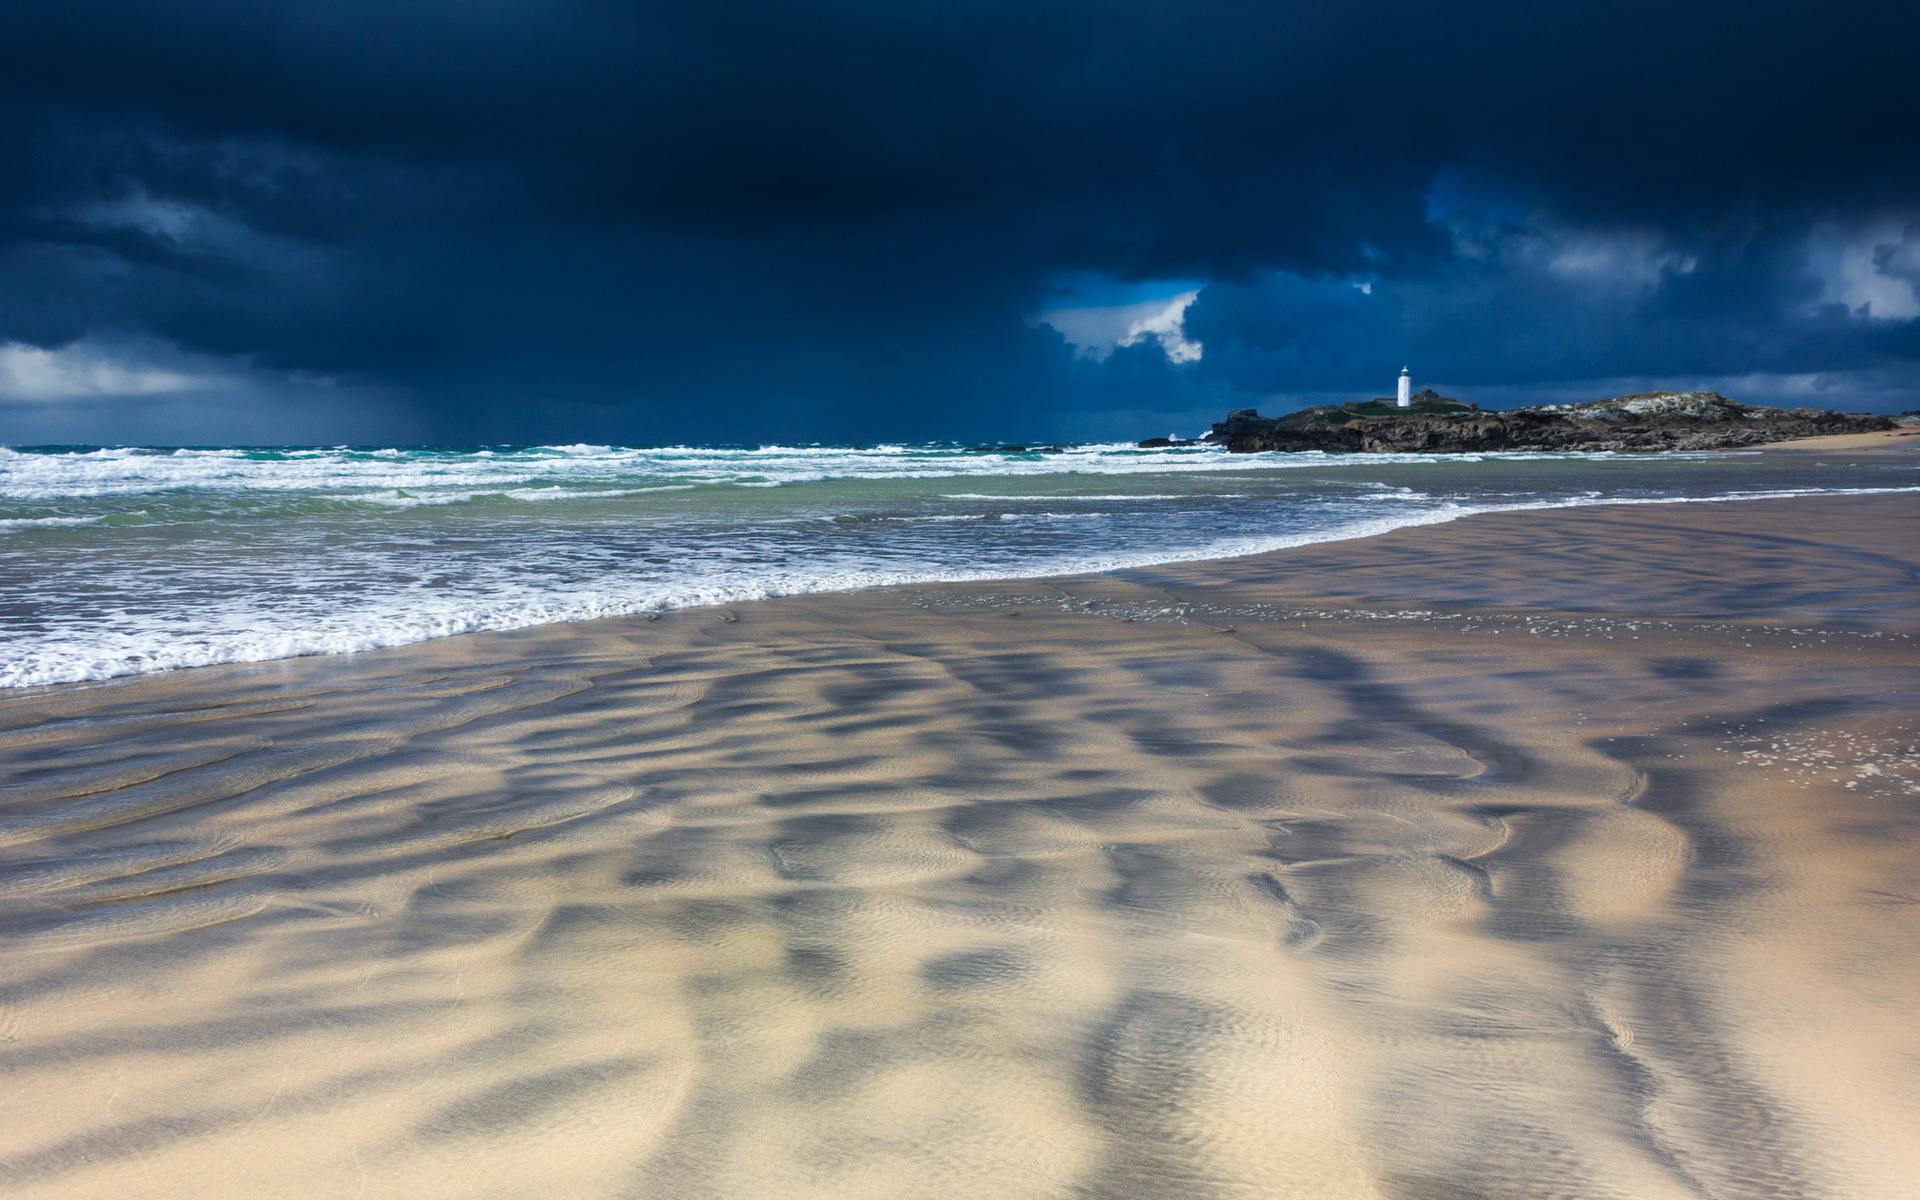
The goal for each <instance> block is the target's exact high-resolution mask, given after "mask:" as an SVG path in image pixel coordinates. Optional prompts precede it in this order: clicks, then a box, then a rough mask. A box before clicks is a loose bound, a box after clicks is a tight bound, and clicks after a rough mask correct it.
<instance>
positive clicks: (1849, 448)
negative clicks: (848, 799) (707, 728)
mask: <svg viewBox="0 0 1920 1200" xmlns="http://www.w3.org/2000/svg"><path fill="white" fill-rule="evenodd" d="M1907 436H1910V435H1909V434H1907V433H1905V432H1900V431H1896V432H1893V433H1887V434H1862V435H1842V436H1840V437H1836V438H1811V439H1803V440H1802V442H1784V443H1774V444H1771V445H1769V446H1766V447H1756V448H1750V449H1746V450H1740V451H1725V452H1724V453H1746V454H1751V453H1755V452H1756V451H1768V452H1771V451H1773V450H1775V449H1781V450H1784V452H1785V454H1784V456H1785V457H1791V456H1792V455H1794V454H1796V453H1805V452H1810V451H1811V452H1819V453H1823V454H1831V453H1846V454H1854V453H1858V454H1862V455H1866V456H1874V455H1882V456H1883V455H1885V454H1887V453H1902V454H1904V453H1909V452H1920V430H1916V431H1913V435H1912V436H1913V439H1914V440H1913V441H1911V442H1901V441H1899V439H1901V438H1903V437H1907ZM1873 439H1878V440H1873ZM1869 441H1871V444H1868V443H1869ZM1884 441H1891V442H1892V444H1891V445H1887V446H1884V447H1882V446H1881V443H1882V442H1884ZM1829 443H1844V444H1834V445H1829ZM1876 447H1880V448H1878V449H1876ZM1905 490H1907V489H1903V488H1900V487H1882V488H1863V489H1846V490H1838V491H1830V492H1821V493H1811V494H1808V493H1797V492H1796V493H1789V494H1784V495H1782V494H1773V495H1769V494H1764V493H1761V494H1755V493H1735V494H1731V495H1726V496H1699V497H1671V498H1670V497H1649V498H1642V499H1628V500H1618V499H1608V500H1599V501H1594V500H1578V501H1564V502H1529V503H1523V504H1516V505H1512V506H1499V505H1492V506H1485V507H1481V508H1477V509H1474V510H1473V511H1470V512H1464V513H1439V514H1421V516H1420V517H1419V518H1412V519H1407V520H1405V521H1404V522H1402V523H1400V524H1389V522H1388V519H1382V521H1380V522H1377V523H1376V524H1385V525H1387V526H1388V527H1387V528H1385V529H1380V528H1368V529H1366V530H1364V531H1337V532H1329V533H1326V534H1324V535H1322V534H1303V535H1297V536H1291V537H1283V538H1269V539H1264V544H1261V545H1260V546H1259V547H1258V548H1252V549H1246V550H1244V551H1241V552H1238V553H1234V552H1231V551H1226V552H1223V550H1224V549H1225V548H1223V547H1219V546H1210V547H1207V548H1206V549H1204V550H1198V551H1193V552H1191V555H1187V554H1174V555H1170V556H1167V557H1158V556H1155V557H1150V558H1146V559H1144V560H1135V559H1130V558H1129V556H1127V555H1124V554H1114V555H1109V556H1108V558H1109V559H1111V560H1118V561H1113V562H1111V565H1091V566H1086V567H1083V568H1080V569H1076V570H1068V571H1059V570H1054V569H1051V568H1049V569H1047V570H1046V571H1045V572H1044V573H1036V574H1013V575H1008V574H1003V573H993V572H982V573H980V574H978V575H968V574H966V573H964V572H955V573H942V574H939V575H935V576H931V577H928V578H922V579H900V580H897V581H887V582H874V583H870V584H866V585H864V586H860V587H855V588H851V589H848V588H840V587H829V588H822V589H820V590H818V591H793V592H776V593H774V594H771V595H755V596H749V597H741V598H729V599H720V600H709V601H703V602H700V603H689V604H685V605H678V606H673V607H666V608H645V607H631V608H628V609H627V611H616V612H612V613H606V614H595V615H575V616H561V617H551V616H548V617H542V618H540V619H528V620H526V621H520V620H518V619H514V620H510V621H507V622H505V623H487V622H479V623H475V624H473V625H471V626H470V627H467V628H457V629H452V630H449V631H445V632H430V633H422V634H420V635H419V636H417V637H413V638H411V639H409V640H405V641H394V640H383V641H376V642H372V643H370V644H366V645H360V646H352V647H349V648H344V649H287V650H282V651H279V652H276V653H272V654H267V655H262V656H260V657H224V658H212V659H209V660H208V661H187V662H180V663H177V664H171V665H166V666H161V667H157V668H153V669H149V670H140V669H125V670H114V671H111V672H109V673H105V674H93V675H89V676H84V677H81V678H71V679H55V680H51V681H47V682H27V683H9V684H4V685H0V698H4V697H6V696H9V695H14V694H18V693H21V692H31V691H33V690H35V689H39V688H64V687H72V686H78V685H88V686H92V685H98V684H103V683H109V682H112V681H114V680H124V679H134V678H141V677H144V676H148V675H166V674H172V673H176V672H180V671H195V670H204V669H209V668H220V667H232V666H246V665H256V664H262V663H273V662H287V661H298V660H301V659H306V658H318V657H348V658H352V657H356V656H361V655H367V654H377V653H382V652H387V651H392V650H396V649H400V648H403V647H406V646H413V645H421V644H430V643H433V642H438V641H443V640H446V639H449V638H463V637H474V636H485V635H488V634H498V633H509V632H515V631H519V630H527V629H540V628H544V627H547V626H552V625H571V624H580V623H591V622H597V621H619V620H653V619H656V618H658V617H660V616H663V615H666V614H669V613H682V612H698V611H701V610H705V609H716V608H725V607H727V606H729V605H739V604H754V603H761V602H765V601H771V600H781V599H792V598H796V597H800V596H841V595H847V596H852V595H860V594H863V593H867V592H875V591H886V590H889V589H899V588H915V587H942V586H967V585H973V584H990V583H1007V582H1019V581H1024V582H1030V583H1035V584H1041V583H1044V582H1046V581H1048V580H1052V579H1062V578H1077V577H1079V576H1082V575H1088V574H1112V573H1126V572H1132V571H1151V570H1153V569H1155V568H1159V567H1171V566H1175V565H1179V564H1193V565H1197V566H1202V567H1204V566H1205V565H1206V564H1211V563H1224V562H1232V561H1236V560H1239V559H1244V558H1248V557H1259V556H1262V555H1267V554H1279V553H1288V552H1290V551H1295V550H1299V549H1302V548H1306V547H1312V546H1321V545H1342V544H1347V543H1352V542H1360V541H1365V540H1367V539H1370V538H1374V537H1382V536H1387V535H1389V534H1391V533H1394V532H1397V531H1399V530H1403V529H1420V528H1431V527H1434V526H1440V525H1447V524H1452V523H1454V522H1457V521H1461V520H1467V519H1469V518H1474V517H1482V516H1490V515H1498V514H1502V513H1521V512H1551V511H1561V510H1570V511H1577V510H1580V509H1585V508H1593V507H1606V506H1610V505H1620V506H1639V505H1648V506H1667V505H1695V504H1720V503H1745V502H1753V501H1760V500H1793V499H1801V498H1807V497H1808V496H1809V495H1812V496H1822V495H1898V494H1901V493H1902V492H1903V491H1905ZM1912 490H1915V491H1920V485H1916V486H1915V488H1914V489H1912ZM612 607H616V608H620V607H625V606H623V605H614V606H612ZM319 636H320V635H319V634H318V633H315V632H314V631H293V632H290V633H287V634H284V635H281V640H282V641H283V642H287V643H298V642H299V641H301V640H302V639H306V640H312V639H314V638H317V637H319ZM327 636H329V637H333V636H337V635H334V634H329V635H327ZM103 669H104V668H103Z"/></svg>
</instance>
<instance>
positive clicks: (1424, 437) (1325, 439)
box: [1204, 391, 1895, 454]
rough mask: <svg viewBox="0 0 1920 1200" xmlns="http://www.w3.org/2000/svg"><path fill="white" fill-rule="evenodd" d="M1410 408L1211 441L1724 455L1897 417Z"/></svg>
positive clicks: (1282, 423) (1682, 397) (1299, 419)
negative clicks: (1709, 452)
mask: <svg viewBox="0 0 1920 1200" xmlns="http://www.w3.org/2000/svg"><path fill="white" fill-rule="evenodd" d="M1413 399H1414V404H1413V406H1412V407H1410V408H1397V407H1394V406H1393V403H1392V401H1389V400H1374V401H1370V402H1367V403H1350V404H1341V405H1322V406H1320V407H1317V408H1305V409H1301V410H1300V411H1299V412H1293V413H1288V414H1287V415H1286V416H1284V417H1263V416H1261V415H1260V414H1259V412H1258V411H1256V410H1254V409H1251V408H1244V409H1240V410H1239V411H1237V412H1232V413H1229V414H1227V419H1226V420H1224V421H1221V422H1219V423H1217V424H1216V425H1214V427H1213V432H1211V433H1209V434H1208V435H1207V436H1206V438H1205V439H1204V440H1205V441H1209V442H1213V443H1216V444H1219V445H1224V446H1225V447H1226V448H1227V449H1228V450H1230V451H1232V452H1234V453H1236V454H1252V453H1257V452H1259V451H1262V450H1322V451H1327V452H1332V453H1350V454H1366V453H1404V452H1408V451H1413V452H1423V451H1424V452H1428V453H1442V452H1462V451H1465V452H1474V451H1487V450H1721V449H1726V448H1728V447H1734V446H1757V445H1760V444H1762V443H1765V442H1779V441H1786V440H1788V439H1790V438H1803V437H1820V436H1824V435H1827V434H1838V433H1872V432H1876V431H1879V430H1885V429H1893V428H1895V422H1894V420H1893V419H1892V418H1890V417H1883V416H1878V415H1875V414H1871V413H1846V412H1832V411H1829V410H1827V409H1821V408H1766V407H1761V406H1758V405H1747V404H1739V403H1736V402H1734V401H1732V400H1729V399H1727V398H1726V397H1725V396H1722V395H1721V394H1720V393H1718V392H1642V393H1639V394H1638V395H1633V396H1616V397H1614V398H1613V399H1611V400H1596V401H1593V402H1591V403H1587V404H1542V405H1537V406H1535V407H1533V408H1514V409H1507V410H1504V411H1499V412H1482V411H1481V410H1480V409H1478V408H1476V407H1474V406H1473V405H1471V404H1465V403H1462V402H1461V401H1458V400H1455V399H1452V398H1451V397H1447V396H1440V395H1436V394H1435V393H1433V392H1432V391H1426V392H1421V393H1418V394H1417V395H1415V396H1414V398H1413Z"/></svg>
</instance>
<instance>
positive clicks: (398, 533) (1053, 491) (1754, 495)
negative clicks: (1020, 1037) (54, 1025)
mask: <svg viewBox="0 0 1920 1200" xmlns="http://www.w3.org/2000/svg"><path fill="white" fill-rule="evenodd" d="M1483 459H1484V460H1486V461H1484V462H1482V461H1481V460H1483ZM1695 461H1696V460H1695V459H1694V458H1691V457H1689V456H1677V455H1666V456H1657V457H1656V456H1618V455H1525V454H1521V455H1488V456H1458V455H1455V456H1444V455H1442V456H1425V455H1378V456H1326V455H1260V456H1230V455H1227V454H1225V453H1224V452H1221V451H1218V450H1212V449H1206V450H1181V451H1174V452H1168V451H1141V450H1137V449H1135V448H1134V447H1132V446H1130V445H1114V446H1104V447H1078V448H1075V449H1073V450H1071V451H1068V452H1066V453H1059V454H1044V455H1042V454H1033V453H1028V454H1024V455H1023V454H1011V453H1009V454H998V453H992V454H982V453H972V452H965V451H961V450H958V449H955V448H951V447H925V446H921V447H897V446H895V447H873V448H867V449H850V448H838V447H766V448H761V449H730V450H729V449H721V450H711V449H701V448H694V447H669V448H666V449H659V450H635V449H627V448H620V447H605V446H588V445H578V446H564V447H545V448H535V449H510V448H501V447H497V448H493V449H489V450H485V451H470V452H448V451H421V450H406V449H390V450H348V449H344V448H339V447H332V448H296V449H287V450H283V451H275V452H271V453H263V452H256V451H243V450H223V449H200V450H178V451H168V452H154V451H136V450H124V449H116V450H98V451H77V452H67V453H37V452H36V453H20V452H16V451H9V450H0V497H5V498H6V499H7V500H8V502H9V508H10V510H11V511H13V512H15V513H17V514H19V515H17V516H13V517H9V518H6V519H5V520H4V521H0V530H8V531H11V530H26V529H38V530H39V531H40V532H39V533H38V534H36V535H35V536H33V537H31V538H25V537H23V538H8V539H0V612H8V613H13V614H25V615H23V616H13V617H8V618H6V619H5V621H6V622H7V623H0V686H27V685H36V684H51V683H65V682H75V681H81V680H91V679H105V678H111V677H114V676H120V675H127V674H133V673H139V672H145V671H153V670H163V669H169V668H174V667H186V666H202V665H211V664H216V663H231V662H256V661H262V660H266V659H274V658H283V657H290V656H297V655H306V654H328V653H343V652H353V651H360V650H369V649H374V648H378V647H383V646H393V645H401V644H405V643H409V642H418V641H422V640H426V639H429V638H436V637H443V636H447V635H449V634H456V633H466V632H478V631H484V630H504V629H514V628H521V627H525V626H530V625H539V624H545V623H550V622H559V621H574V620H586V619H592V618H598V617H609V616H622V615H630V614H634V613H642V612H654V611H661V610H665V609H674V608H686V607H692V606H699V605H710V604H724V603H732V602H738V601H745V600H754V599H762V598H767V597H772V596H779V595H792V594H800V593H809V592H823V591H844V590H852V589H859V588H868V587H877V586H885V585H890V584H909V583H927V582H936V581H951V582H965V581H968V580H978V579H1007V578H1030V577H1036V576H1047V575H1059V574H1079V573H1085V572H1092V571H1103V570H1114V569H1120V568H1127V567H1142V566H1150V565H1154V564H1159V563H1171V562H1183V561H1193V560H1198V559H1210V558H1225V557H1233V556H1237V555H1244V554H1255V553H1261V552H1264V551H1269V550H1276V549H1284V548H1287V547H1290V546H1299V545H1307V544H1312V543H1316V542H1326V541H1336V540H1341V539H1347V538H1355V537H1365V536H1369V535H1371V534H1375V533H1381V532H1385V531H1388V530H1392V529H1399V528H1406V527H1410V526H1417V525H1428V524H1435V523H1439V522H1444V521H1450V520H1454V519H1457V518H1458V517H1461V516H1465V515H1469V514H1471V513H1477V512H1499V511H1514V510H1523V509H1536V508H1563V507H1577V506H1581V505H1588V504H1596V503H1630V504H1646V503H1683V502H1697V501H1708V500H1735V499H1766V498H1774V497H1789V496H1801V495H1819V494H1842V495H1860V494H1875V493H1885V492H1898V491H1916V490H1920V488H1916V487H1910V486H1882V487H1862V486H1843V484H1851V483H1852V482H1854V480H1853V478H1850V477H1848V476H1846V475H1845V473H1844V472H1842V471H1841V470H1840V469H1838V468H1836V469H1832V470H1828V471H1827V472H1826V473H1825V474H1822V473H1821V470H1820V468H1819V466H1818V464H1813V465H1808V464H1798V463H1789V464H1785V465H1782V464H1781V463H1780V462H1778V461H1777V460H1766V461H1759V460H1756V461H1753V462H1750V463H1747V464H1744V465H1741V466H1739V467H1738V468H1737V470H1736V469H1733V468H1730V467H1729V466H1728V462H1729V460H1728V459H1727V458H1726V456H1699V457H1698V459H1697V462H1698V465H1697V466H1694V465H1690V464H1692V463H1694V462H1695ZM1474 462H1478V463H1479V464H1480V465H1478V466H1475V465H1470V464H1472V463H1474ZM1416 466H1417V467H1419V468H1421V471H1420V474H1419V476H1418V482H1419V484H1420V486H1418V487H1410V486H1408V483H1407V482H1402V480H1408V479H1410V478H1411V477H1409V476H1408V475H1407V474H1406V472H1407V470H1408V469H1409V468H1411V467H1416ZM1861 469H1864V468H1861ZM1873 469H1875V470H1878V471H1880V473H1881V474H1882V475H1883V476H1886V477H1887V478H1888V479H1889V481H1890V482H1892V481H1893V480H1894V478H1895V476H1898V482H1899V483H1900V484H1902V485H1904V484H1905V483H1906V482H1907V481H1908V480H1910V479H1912V477H1913V471H1912V468H1911V466H1910V465H1905V464H1898V463H1890V464H1884V465H1882V466H1879V467H1876V468H1873ZM1218 472H1232V473H1233V479H1232V482H1231V484H1229V486H1230V487H1231V488H1232V489H1233V490H1232V491H1231V492H1226V491H1216V490H1214V489H1213V488H1212V487H1209V486H1206V485H1204V484H1200V485H1198V486H1195V484H1196V482H1197V481H1196V480H1195V476H1201V477H1204V476H1206V475H1207V474H1209V473H1218ZM1676 472H1678V473H1676ZM1782 472H1785V473H1788V474H1789V475H1791V476H1792V478H1791V480H1789V481H1788V482H1789V485H1788V486H1772V483H1773V482H1775V477H1778V476H1781V473H1782ZM1902 472H1904V474H1902ZM1769 473H1771V474H1769ZM1120 475H1140V476H1155V478H1152V479H1142V480H1140V482H1141V483H1142V484H1144V485H1146V487H1147V488H1151V489H1152V490H1143V491H1141V492H1138V493H1127V492H1124V491H1115V490H1113V489H1114V487H1115V484H1113V483H1111V482H1110V483H1107V484H1105V486H1104V487H1102V486H1101V485H1100V484H1098V483H1095V482H1093V481H1094V480H1095V479H1097V478H1099V477H1102V476H1106V477H1112V476H1120ZM956 477H966V478H978V479H980V480H981V481H982V483H987V481H989V480H992V481H993V482H992V483H990V484H989V486H991V487H993V488H995V489H996V490H995V491H993V492H975V491H962V492H950V491H946V490H944V489H943V488H942V487H941V485H940V484H939V483H937V482H936V483H933V484H926V483H921V482H917V481H921V480H935V481H938V480H945V479H952V478H956ZM1080 480H1084V481H1086V482H1085V483H1079V484H1077V483H1076V481H1080ZM1222 482H1225V481H1224V480H1222ZM946 486H947V487H951V486H952V485H951V484H948V485H946ZM1075 486H1089V487H1090V490H1087V491H1075V490H1074V488H1075ZM783 487H784V488H786V489H787V490H784V491H782V490H772V491H769V490H767V489H781V488H783ZM1181 487H1192V488H1193V490H1192V491H1191V492H1181V491H1178V490H1172V489H1177V488H1181ZM1095 488H1097V489H1098V490H1092V489H1095ZM656 494H657V495H656ZM136 496H139V497H145V498H144V499H140V500H138V501H136V502H135V503H137V504H138V505H139V506H140V510H139V511H140V513H141V514H148V513H149V510H150V515H143V516H142V519H141V520H139V521H136V522H129V521H127V520H126V518H127V517H130V516H134V515H136V514H135V512H134V510H133V509H132V508H131V506H130V503H129V498H131V497H136ZM1133 501H1151V503H1140V504H1134V503H1131V502H1133ZM1089 502H1092V503H1097V504H1099V505H1101V507H1100V508H1099V509H1097V510H1087V511H1080V510H1079V509H1078V507H1077V506H1079V505H1083V504H1086V503H1089ZM43 506H44V511H40V512H35V511H34V510H35V509H36V508H42V507H43ZM69 526H88V527H89V528H86V529H72V530H69V529H67V528H66V527H69ZM9 546H12V547H17V549H8V547H9ZM9 554H11V555H13V557H12V558H4V557H3V556H5V555H9Z"/></svg>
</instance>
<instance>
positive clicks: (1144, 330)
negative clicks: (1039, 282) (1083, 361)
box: [1034, 288, 1205, 363]
mask: <svg viewBox="0 0 1920 1200" xmlns="http://www.w3.org/2000/svg"><path fill="white" fill-rule="evenodd" d="M1199 295H1200V289H1198V288H1193V289H1191V290H1189V291H1184V292H1181V293H1179V294H1178V295H1175V296H1168V297H1164V298H1162V299H1158V300H1147V301H1143V302H1141V303H1139V304H1114V305H1105V306H1100V307H1092V308H1056V309H1051V310H1049V311H1047V312H1043V313H1041V314H1040V315H1039V316H1038V317H1036V318H1034V323H1035V324H1039V325H1046V326H1049V327H1051V328H1053V329H1056V330H1058V331H1059V332H1060V333H1061V334H1063V335H1065V337H1066V339H1067V342H1068V343H1069V344H1070V345H1071V346H1072V347H1073V349H1074V353H1075V354H1076V355H1079V356H1080V357H1082V358H1091V359H1093V360H1094V361H1096V362H1104V361H1106V358H1107V356H1108V355H1109V354H1112V353H1113V351H1114V349H1115V348H1116V347H1119V346H1137V345H1139V344H1140V343H1142V342H1145V341H1153V342H1156V343H1158V344H1159V346H1160V349H1161V350H1162V351H1163V352H1164V353H1165V354H1166V356H1167V360H1168V361H1169V362H1175V363H1190V362H1198V361H1200V356H1201V354H1202V353H1203V352H1204V350H1205V347H1203V346H1202V345H1201V344H1200V343H1199V342H1196V341H1194V340H1193V339H1191V338H1189V337H1188V336H1187V331H1186V326H1185V322H1186V316H1187V306H1188V305H1190V304H1192V303H1193V302H1194V300H1195V299H1196V298H1198V297H1199Z"/></svg>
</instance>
